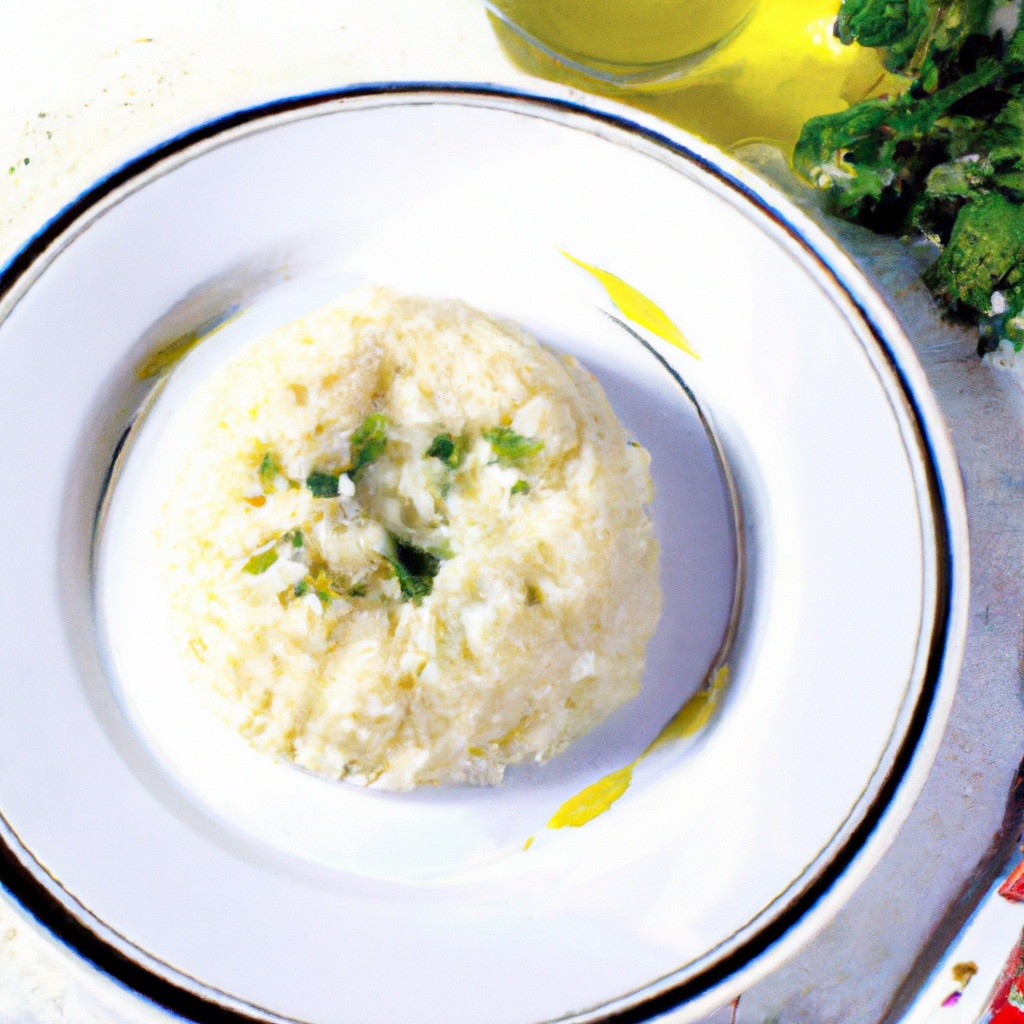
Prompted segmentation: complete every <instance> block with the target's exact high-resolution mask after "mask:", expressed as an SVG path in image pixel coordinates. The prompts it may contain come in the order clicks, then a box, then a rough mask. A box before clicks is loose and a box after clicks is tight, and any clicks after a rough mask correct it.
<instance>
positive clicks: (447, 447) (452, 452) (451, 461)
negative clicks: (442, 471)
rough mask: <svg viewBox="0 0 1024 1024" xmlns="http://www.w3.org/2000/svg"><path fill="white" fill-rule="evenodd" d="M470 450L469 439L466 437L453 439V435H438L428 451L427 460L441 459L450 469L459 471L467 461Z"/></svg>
mask: <svg viewBox="0 0 1024 1024" xmlns="http://www.w3.org/2000/svg"><path fill="white" fill-rule="evenodd" d="M468 450H469V439H468V438H467V437H465V436H462V437H452V435H451V434H438V435H437V437H435V438H434V440H433V441H431V442H430V447H429V448H428V449H427V450H426V453H425V454H426V457H427V458H434V459H440V460H441V462H443V463H444V464H445V465H446V466H447V467H448V468H449V469H458V468H459V466H461V465H462V463H463V462H464V461H465V458H466V452H467V451H468Z"/></svg>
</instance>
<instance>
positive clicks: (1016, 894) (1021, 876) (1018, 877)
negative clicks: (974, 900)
mask: <svg viewBox="0 0 1024 1024" xmlns="http://www.w3.org/2000/svg"><path fill="white" fill-rule="evenodd" d="M999 895H1000V896H1002V897H1004V898H1005V899H1008V900H1009V901H1010V902H1011V903H1024V860H1022V861H1021V862H1020V863H1019V864H1018V865H1017V866H1016V867H1015V868H1014V869H1013V870H1012V871H1011V872H1010V874H1009V876H1008V877H1007V879H1006V881H1005V882H1003V884H1002V885H1001V886H999Z"/></svg>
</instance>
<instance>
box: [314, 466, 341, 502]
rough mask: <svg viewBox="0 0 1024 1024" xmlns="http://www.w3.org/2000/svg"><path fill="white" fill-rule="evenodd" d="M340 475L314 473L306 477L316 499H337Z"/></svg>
mask: <svg viewBox="0 0 1024 1024" xmlns="http://www.w3.org/2000/svg"><path fill="white" fill-rule="evenodd" d="M340 477H341V474H340V473H321V472H319V471H314V472H312V473H310V474H309V476H308V477H306V486H307V487H308V488H309V490H310V491H311V492H312V494H313V497H314V498H336V497H337V496H338V480H339V479H340Z"/></svg>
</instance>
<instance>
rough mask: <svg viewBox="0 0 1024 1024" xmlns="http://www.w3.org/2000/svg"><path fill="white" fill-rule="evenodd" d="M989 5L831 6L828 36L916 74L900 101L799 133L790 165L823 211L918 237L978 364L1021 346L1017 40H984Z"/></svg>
mask: <svg viewBox="0 0 1024 1024" xmlns="http://www.w3.org/2000/svg"><path fill="white" fill-rule="evenodd" d="M994 6H995V4H994V0H959V2H956V0H954V2H952V3H945V4H939V3H937V2H935V0H844V2H843V5H842V8H841V9H840V14H839V18H838V19H837V22H836V34H837V35H838V36H839V38H840V39H841V40H842V41H843V42H846V43H849V42H853V41H854V40H857V41H858V42H860V43H861V44H862V45H866V46H879V47H882V48H884V50H885V62H886V65H887V67H889V69H890V70H893V71H897V72H902V73H906V74H909V75H913V76H915V80H914V82H913V84H912V85H911V86H910V88H909V89H908V90H907V92H905V93H904V94H903V95H900V96H896V97H881V98H878V99H870V100H864V101H862V102H860V103H857V104H855V105H854V106H852V107H850V109H849V110H845V111H842V112H840V113H837V114H829V115H826V116H824V117H816V118H813V119H812V120H810V121H808V122H807V124H806V125H804V128H803V132H802V133H801V136H800V140H799V142H798V143H797V146H796V149H795V151H794V154H793V165H794V167H795V168H796V169H797V171H799V172H800V173H802V174H803V175H804V176H805V177H807V178H809V179H810V180H811V181H813V182H814V183H815V184H817V185H818V186H819V187H820V188H823V189H825V190H826V192H827V204H828V208H829V209H830V211H831V212H833V213H835V214H837V215H839V216H841V217H844V218H846V219H848V220H851V221H854V222H856V223H858V224H863V225H865V226H866V227H869V228H871V229H873V230H875V231H879V232H882V233H886V234H894V235H898V236H910V235H915V234H923V235H924V236H926V237H927V238H929V239H931V240H932V241H933V242H934V243H935V245H936V246H937V248H938V249H939V252H940V255H939V257H938V260H937V261H936V262H935V263H934V264H933V265H932V266H931V267H929V269H928V270H927V271H926V272H925V281H926V283H927V284H928V286H929V287H930V288H931V290H932V292H933V294H934V295H935V296H936V297H937V298H938V299H939V301H940V302H941V303H942V304H943V305H944V307H945V309H946V311H947V312H948V314H949V315H950V316H952V317H953V318H956V319H960V320H964V321H967V322H972V323H977V324H978V326H979V329H980V340H979V352H983V351H986V350H992V349H995V348H997V347H998V345H999V342H1000V341H1001V340H1003V339H1007V340H1009V341H1011V342H1013V344H1014V346H1015V347H1016V348H1017V349H1018V351H1019V350H1020V348H1021V347H1022V346H1024V30H1022V29H1020V28H1018V29H1017V30H1016V31H1015V32H1014V33H1013V34H1012V36H1010V38H1009V39H1007V38H1005V37H1004V35H1003V33H1002V32H1001V31H996V32H994V33H992V34H989V32H988V31H987V27H988V25H989V22H990V19H991V16H992V11H993V8H994Z"/></svg>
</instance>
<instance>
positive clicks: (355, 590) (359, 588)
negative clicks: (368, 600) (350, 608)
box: [348, 583, 367, 597]
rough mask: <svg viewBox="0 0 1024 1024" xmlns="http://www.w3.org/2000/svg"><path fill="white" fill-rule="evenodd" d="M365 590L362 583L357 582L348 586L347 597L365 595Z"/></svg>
mask: <svg viewBox="0 0 1024 1024" xmlns="http://www.w3.org/2000/svg"><path fill="white" fill-rule="evenodd" d="M366 594H367V590H366V587H365V586H363V584H362V583H357V584H356V585H355V586H354V587H349V588H348V596H349V597H366Z"/></svg>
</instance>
